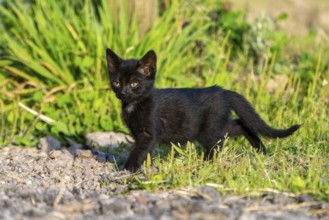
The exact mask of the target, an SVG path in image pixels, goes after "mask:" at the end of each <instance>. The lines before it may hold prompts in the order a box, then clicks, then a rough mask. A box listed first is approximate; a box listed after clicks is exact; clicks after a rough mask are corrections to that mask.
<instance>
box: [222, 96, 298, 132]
mask: <svg viewBox="0 0 329 220" xmlns="http://www.w3.org/2000/svg"><path fill="white" fill-rule="evenodd" d="M226 91H227V95H228V99H229V100H230V101H231V107H232V109H233V110H234V111H235V112H236V114H237V115H238V116H239V118H240V120H241V122H242V123H243V125H244V126H245V127H247V128H248V129H249V130H251V131H253V132H256V133H258V134H261V135H263V136H266V137H269V138H284V137H287V136H289V135H291V134H292V133H294V132H295V131H296V130H298V128H299V127H300V125H298V124H297V125H293V126H291V127H290V128H288V129H275V128H272V127H270V126H269V125H267V124H266V123H265V122H264V121H263V119H262V118H261V117H260V116H259V115H258V114H257V113H256V111H255V109H254V108H253V107H252V106H251V104H250V103H249V102H248V101H247V100H246V99H245V98H244V97H243V96H242V95H240V94H238V93H236V92H233V91H228V90H226Z"/></svg>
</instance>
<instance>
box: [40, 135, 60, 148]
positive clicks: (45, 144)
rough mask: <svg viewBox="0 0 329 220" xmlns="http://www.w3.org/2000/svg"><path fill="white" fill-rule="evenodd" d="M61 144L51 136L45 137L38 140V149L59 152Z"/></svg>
mask: <svg viewBox="0 0 329 220" xmlns="http://www.w3.org/2000/svg"><path fill="white" fill-rule="evenodd" d="M61 147H62V145H61V142H60V141H59V140H57V139H56V138H54V137H52V136H46V137H43V138H41V139H40V142H39V144H38V148H39V149H41V150H60V149H61Z"/></svg>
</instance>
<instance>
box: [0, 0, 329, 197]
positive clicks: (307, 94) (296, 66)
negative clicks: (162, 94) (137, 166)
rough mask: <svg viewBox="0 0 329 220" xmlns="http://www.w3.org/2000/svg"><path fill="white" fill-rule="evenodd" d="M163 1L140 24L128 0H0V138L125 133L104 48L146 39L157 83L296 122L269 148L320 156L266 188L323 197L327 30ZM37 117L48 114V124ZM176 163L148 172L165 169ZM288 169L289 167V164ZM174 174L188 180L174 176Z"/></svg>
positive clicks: (128, 48)
mask: <svg viewBox="0 0 329 220" xmlns="http://www.w3.org/2000/svg"><path fill="white" fill-rule="evenodd" d="M160 2H161V4H160V5H161V8H160V16H159V18H158V19H157V20H156V21H155V22H154V25H153V26H152V27H151V28H150V30H149V31H148V32H146V33H145V34H142V33H140V31H139V30H140V27H139V25H140V24H139V23H138V22H137V20H136V18H135V15H134V14H131V13H129V12H128V10H126V9H127V7H128V6H127V4H128V3H127V1H120V3H118V6H117V7H118V10H115V13H114V11H113V10H112V7H111V5H110V3H109V1H106V0H101V1H88V0H79V1H75V0H74V1H23V0H17V1H2V3H1V4H0V118H1V120H0V146H6V145H9V144H15V145H20V146H35V145H36V144H37V142H38V139H39V138H40V137H41V136H44V135H47V134H50V135H52V136H55V137H57V138H59V139H61V140H62V141H63V142H65V141H66V139H67V137H69V138H71V139H74V140H75V141H78V142H83V141H84V135H85V134H87V133H89V132H95V131H106V130H116V131H123V132H128V131H127V128H126V127H125V126H124V125H123V124H122V121H121V119H120V104H119V102H118V100H117V99H116V98H115V96H114V94H113V93H112V92H111V89H110V88H109V86H108V77H107V74H106V62H105V61H106V60H105V49H106V48H107V47H108V48H111V49H113V50H114V51H116V52H117V53H118V54H120V55H121V56H122V57H125V58H130V57H137V58H138V57H141V56H142V55H143V54H144V53H146V52H147V51H148V50H149V49H154V50H155V51H156V52H157V54H158V73H157V82H156V85H157V86H158V87H203V86H210V85H214V84H217V85H221V86H223V87H225V88H227V89H232V90H236V91H238V92H240V93H242V94H243V95H244V96H246V97H247V98H248V99H249V100H250V101H251V102H252V103H253V104H254V105H255V107H256V109H257V110H258V111H259V112H260V113H261V116H262V117H263V118H264V119H265V120H266V121H267V122H270V124H271V125H273V126H274V127H288V126H290V125H292V124H296V123H301V124H303V127H302V129H301V130H300V131H299V132H298V133H297V134H296V135H294V136H293V137H291V138H289V139H287V140H280V141H278V142H276V141H275V140H274V141H268V142H267V144H266V145H268V146H269V147H270V148H271V147H272V152H271V153H272V154H274V155H278V154H279V155H281V156H283V157H284V155H290V154H293V155H295V154H296V155H297V156H298V157H296V158H295V157H294V158H293V159H291V158H290V159H291V160H293V161H294V160H295V159H296V160H297V159H298V158H304V159H305V158H308V159H307V161H314V160H318V161H321V162H319V164H317V166H314V167H312V168H311V170H305V169H306V168H305V167H303V168H305V169H304V171H303V170H299V171H298V172H297V171H296V172H297V174H296V176H297V177H296V176H293V177H289V178H287V180H286V181H284V180H282V181H283V183H282V184H281V185H280V186H281V187H278V186H274V187H276V188H280V189H282V190H284V189H290V190H296V187H295V185H296V184H297V191H298V190H309V191H312V190H313V191H312V192H313V193H315V194H316V195H318V196H319V198H322V199H323V198H325V195H326V194H327V193H329V183H328V179H329V175H328V171H325V169H327V170H328V152H329V150H328V145H329V144H328V142H329V135H328V130H329V129H328V125H329V119H328V117H327V116H328V111H329V110H328V109H329V108H328V100H329V89H328V81H329V75H328V64H329V48H328V45H329V44H328V39H327V38H325V39H321V40H319V41H315V40H316V39H318V36H316V35H314V34H309V35H308V36H306V37H294V36H289V35H288V34H287V33H285V32H282V31H279V30H276V29H275V23H276V22H280V20H283V19H286V18H287V16H288V15H287V14H281V15H280V16H279V17H277V18H276V19H275V20H273V19H270V18H269V17H267V16H260V17H259V18H257V19H256V20H255V21H254V22H253V23H248V22H247V21H246V17H245V14H244V12H241V11H234V10H232V9H230V8H227V7H226V6H225V4H224V2H223V1H221V0H207V1H199V0H198V1H197V0H196V1H175V0H167V1H160ZM279 79H283V80H282V81H279V82H278V80H279ZM271 85H272V87H271ZM270 87H271V88H272V89H271V88H270ZM22 106H27V107H29V108H31V109H33V110H35V111H36V112H37V113H38V116H36V115H34V114H31V113H30V112H29V111H27V110H26V108H22ZM40 115H44V116H47V117H49V118H50V119H52V120H53V121H54V122H52V123H46V122H45V121H44V119H43V118H42V117H40ZM245 145H247V143H245V142H244V141H242V140H240V141H238V142H236V143H235V144H234V143H228V146H229V147H231V148H234V149H238V151H239V149H244V150H246V149H245ZM285 146H286V147H285ZM282 150H283V152H282ZM278 152H280V153H278ZM271 153H270V154H271ZM182 155H183V154H182ZM325 155H326V156H325ZM183 156H184V155H183ZM247 157H248V158H249V154H248V153H247ZM247 160H248V159H246V161H247ZM256 160H258V159H257V158H256ZM305 160H306V159H305ZM169 161H170V160H169ZM186 161H187V160H186ZM195 161H198V160H195ZM242 161H244V160H242ZM159 163H160V164H161V162H159ZM282 163H284V162H282ZM309 163H311V162H309ZM257 164H258V165H259V163H257ZM262 164H265V163H262ZM159 166H164V165H159ZM177 166H178V165H177ZM177 166H173V165H172V166H171V168H170V169H167V170H166V171H164V173H163V176H160V177H159V176H158V177H157V178H160V179H161V178H164V179H165V178H167V177H168V176H166V175H170V176H171V178H173V177H174V176H173V175H174V174H175V173H177V172H176V171H177ZM264 166H265V165H264ZM264 166H263V167H264ZM270 166H271V167H272V166H274V165H273V164H272V165H270ZM178 167H179V166H178ZM265 167H266V166H265ZM282 167H283V166H281V167H279V169H280V168H282ZM288 167H289V169H290V168H291V169H297V168H296V166H295V164H292V165H291V166H288ZM204 168H205V169H206V170H208V169H210V168H209V167H208V168H207V166H205V167H204ZM217 168H218V166H217ZM217 168H214V169H217ZM246 169H248V168H247V167H246ZM287 169H288V168H287ZM316 169H320V170H321V171H319V173H317V174H314V175H315V176H316V178H317V180H318V181H317V182H313V183H312V178H313V177H314V176H312V175H311V174H310V173H311V172H313V171H315V170H316ZM206 170H205V171H204V172H206ZM258 171H259V170H257V172H258ZM200 172H201V171H200ZM227 172H228V171H227ZM239 172H244V170H243V169H242V170H241V171H237V173H239ZM255 172H256V171H255ZM201 174H202V172H201ZM201 174H200V175H201ZM251 174H253V173H251ZM202 175H206V174H202ZM199 177H200V176H199ZM150 178H152V177H150ZM186 178H190V180H191V181H192V182H193V181H196V179H197V178H193V177H191V176H188V177H186ZM216 178H217V177H216ZM246 178H249V180H250V181H251V182H248V181H247V182H246V184H249V183H250V184H251V183H252V184H254V187H255V188H257V187H259V186H258V185H257V184H256V185H255V183H256V182H257V178H256V177H254V180H253V181H252V180H251V179H252V178H251V177H250V176H248V175H247V174H246ZM199 179H200V178H199ZM224 179H225V178H224ZM233 179H234V178H233ZM230 180H231V181H232V179H230ZM205 181H206V180H205ZM223 181H224V180H223ZM289 181H290V182H289ZM301 181H302V184H299V183H300V182H301ZM189 183H191V182H189ZM294 183H296V184H295V185H294ZM173 184H174V183H171V185H170V184H169V185H170V186H172V185H173ZM180 184H181V185H184V184H186V181H183V180H182V181H178V185H180ZM229 184H231V185H230V186H231V187H233V186H235V187H237V185H239V183H237V182H231V183H229ZM250 184H249V185H248V187H250V186H251V185H252V184H251V185H250ZM268 184H269V185H270V184H271V181H269V183H268ZM174 185H177V183H175V184H174ZM265 185H266V184H265ZM300 185H301V186H300ZM166 186H167V185H166Z"/></svg>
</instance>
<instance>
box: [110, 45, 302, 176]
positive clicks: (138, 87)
mask: <svg viewBox="0 0 329 220" xmlns="http://www.w3.org/2000/svg"><path fill="white" fill-rule="evenodd" d="M106 55H107V63H108V72H109V76H110V82H111V86H112V89H113V90H114V92H115V94H116V96H117V97H118V98H119V99H120V100H121V102H122V115H123V119H124V121H125V122H126V124H127V126H128V127H129V129H130V131H131V134H132V135H133V137H134V139H135V146H134V149H133V150H132V152H131V153H130V155H129V158H128V160H127V162H126V164H125V169H127V170H131V171H134V170H136V169H138V168H140V166H141V165H142V163H143V162H144V160H145V159H146V157H147V154H148V153H150V154H151V153H152V150H153V147H154V145H155V144H156V143H170V142H173V143H178V142H179V143H185V142H187V141H198V142H200V143H201V144H202V145H203V147H204V148H205V149H206V155H207V156H208V157H209V158H212V155H213V151H214V149H215V148H217V147H221V146H222V145H223V141H224V138H225V136H226V135H228V136H229V137H235V136H238V135H244V136H245V137H246V138H247V139H248V140H249V142H250V144H251V145H252V146H253V147H254V148H255V149H257V150H258V151H261V152H263V153H265V152H266V149H265V146H264V144H263V143H262V141H261V140H260V138H259V137H258V134H260V135H263V136H266V137H270V138H283V137H286V136H289V135H291V134H292V133H293V132H294V131H296V130H297V129H298V128H299V127H300V125H294V126H292V127H290V128H288V129H286V130H278V129H274V128H271V127H270V126H268V125H267V124H266V123H265V122H264V121H263V120H262V119H261V118H260V116H259V115H258V114H257V113H256V112H255V110H254V108H253V107H252V106H251V105H250V103H249V102H248V101H247V100H246V99H245V98H244V97H243V96H241V95H239V94H237V93H236V92H233V91H230V90H225V89H222V88H220V87H217V86H213V87H209V88H184V89H156V88H154V80H155V73H156V54H155V53H154V51H153V50H151V51H149V52H147V53H146V55H144V57H143V58H142V59H141V60H136V59H129V60H124V59H121V58H120V57H119V56H117V55H116V54H115V53H114V52H113V51H112V50H110V49H107V50H106ZM232 110H233V111H234V112H235V113H236V114H237V115H238V117H239V118H238V119H232V118H231V117H230V113H231V111H232Z"/></svg>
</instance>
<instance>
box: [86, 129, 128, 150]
mask: <svg viewBox="0 0 329 220" xmlns="http://www.w3.org/2000/svg"><path fill="white" fill-rule="evenodd" d="M133 142H134V140H133V138H132V137H130V136H129V135H125V134H123V133H117V132H95V133H90V134H87V136H86V144H87V145H88V146H89V147H93V148H96V149H97V148H100V147H106V148H117V147H119V146H120V145H121V144H129V143H133Z"/></svg>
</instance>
